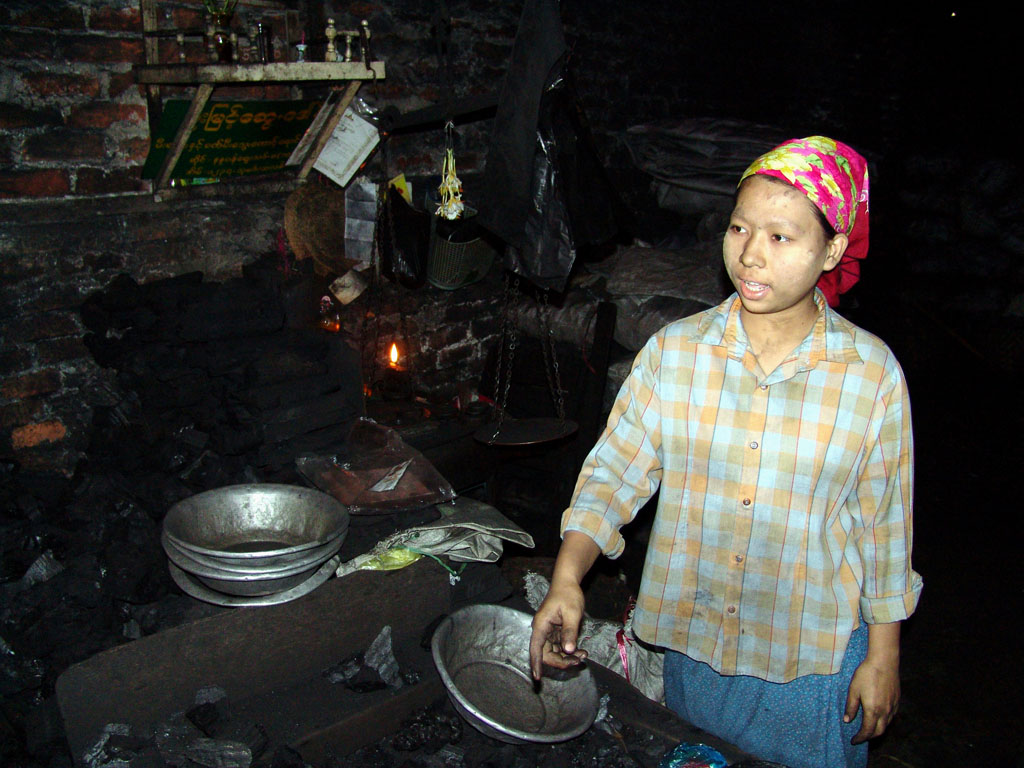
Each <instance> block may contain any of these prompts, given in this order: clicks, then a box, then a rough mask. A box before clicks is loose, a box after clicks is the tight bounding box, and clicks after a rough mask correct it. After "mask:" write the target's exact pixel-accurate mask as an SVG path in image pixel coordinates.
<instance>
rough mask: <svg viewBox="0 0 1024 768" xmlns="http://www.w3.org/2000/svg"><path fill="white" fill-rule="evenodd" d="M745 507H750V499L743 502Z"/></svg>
mask: <svg viewBox="0 0 1024 768" xmlns="http://www.w3.org/2000/svg"><path fill="white" fill-rule="evenodd" d="M743 506H744V507H749V506H750V499H744V500H743Z"/></svg>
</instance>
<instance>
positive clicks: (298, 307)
mask: <svg viewBox="0 0 1024 768" xmlns="http://www.w3.org/2000/svg"><path fill="white" fill-rule="evenodd" d="M313 294H314V291H313V290H312V283H311V277H310V276H306V277H305V279H301V278H295V277H293V278H292V279H288V280H286V279H285V278H284V277H283V276H281V275H280V273H279V272H278V271H277V270H276V269H274V268H273V267H272V266H269V265H264V264H260V263H257V264H256V265H254V266H252V267H247V268H246V270H245V273H244V274H243V276H242V277H239V278H236V279H233V280H229V281H226V282H223V283H211V282H206V281H204V280H203V277H202V275H201V274H199V273H191V274H186V275H182V276H179V277H174V278H170V279H167V280H161V281H157V282H154V283H147V284H145V285H138V284H137V283H135V281H134V280H133V279H132V278H131V277H129V276H127V275H122V276H121V277H119V278H117V279H116V280H115V281H114V282H113V283H112V284H111V285H110V286H109V287H108V289H107V290H106V291H104V292H103V293H101V294H99V295H96V296H93V297H91V298H90V299H89V300H88V301H87V302H86V304H85V305H84V306H83V308H82V319H83V322H84V323H85V325H86V326H87V327H88V328H89V330H90V331H91V333H90V334H89V335H87V336H86V339H85V341H86V344H87V346H88V347H89V348H90V350H91V351H92V352H93V355H94V356H95V358H96V360H97V362H99V363H100V365H102V366H104V367H105V368H110V369H114V370H116V371H117V381H118V385H119V387H120V389H121V390H123V391H125V392H128V393H131V394H132V399H131V400H130V401H128V402H124V401H122V402H119V403H117V404H116V405H115V406H114V407H113V408H111V409H110V410H109V412H108V413H106V414H101V415H100V418H104V417H105V418H106V419H107V420H108V422H109V423H108V426H109V427H110V429H107V430H105V431H101V432H100V434H101V435H102V436H105V437H107V438H109V439H110V444H108V445H107V446H104V447H105V448H106V449H107V450H106V451H92V450H91V451H90V458H91V459H92V458H94V455H93V454H94V453H98V454H101V455H105V456H106V457H107V458H108V460H110V461H113V463H115V464H116V465H118V466H122V467H124V466H125V465H126V464H127V465H128V466H131V467H133V468H134V467H137V466H138V465H139V464H140V463H148V464H151V465H152V464H156V468H159V469H160V470H163V471H171V472H173V473H175V474H178V475H181V476H186V477H187V476H189V475H192V474H194V473H198V474H202V473H203V472H207V471H210V466H211V465H214V466H215V467H216V468H217V470H219V471H220V472H221V473H222V474H223V475H231V474H234V475H236V476H237V475H240V474H244V473H245V470H246V468H248V469H249V470H250V474H258V475H259V476H260V477H261V479H263V480H265V481H273V480H275V479H282V480H287V479H289V478H290V477H292V476H293V474H292V473H293V471H294V459H295V456H296V455H298V454H299V453H302V452H304V451H315V450H317V449H319V448H322V447H323V446H326V445H330V444H333V443H337V442H339V441H341V440H343V439H344V437H345V435H346V434H347V430H348V428H349V427H350V426H351V425H352V423H353V422H354V421H355V419H356V418H358V417H359V416H360V415H362V412H363V404H362V382H361V375H360V368H359V356H358V353H357V352H356V351H355V350H353V349H351V348H350V347H349V346H348V345H347V344H346V343H345V341H344V339H343V338H342V337H340V336H339V335H337V334H331V333H326V332H324V331H323V330H322V329H320V328H319V327H317V325H316V323H315V320H314V317H313V310H314V308H315V300H314V299H313ZM118 425H121V426H122V427H124V429H131V430H132V431H133V432H134V434H133V437H135V438H136V439H135V440H133V441H127V442H126V441H122V440H121V439H120V437H121V435H120V434H118V433H119V432H122V431H124V429H121V430H119V429H117V427H118ZM101 439H102V437H101ZM139 441H141V442H142V443H143V444H145V446H146V448H147V449H148V450H147V451H146V453H144V454H143V455H138V454H133V453H129V450H128V449H131V448H135V447H137V445H138V442H139ZM94 447H98V446H94ZM222 479H223V478H222ZM201 484H203V485H208V486H209V485H211V483H210V482H206V483H201ZM219 484H223V483H219Z"/></svg>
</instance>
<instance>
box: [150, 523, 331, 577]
mask: <svg viewBox="0 0 1024 768" xmlns="http://www.w3.org/2000/svg"><path fill="white" fill-rule="evenodd" d="M345 533H346V532H345V531H343V532H342V533H340V534H338V535H337V536H335V537H334V538H333V539H329V540H328V541H326V542H325V543H323V544H321V545H320V546H317V547H313V548H312V549H305V550H303V551H301V552H294V553H291V554H288V555H278V556H271V557H261V558H258V559H257V558H251V557H247V558H235V557H231V556H230V555H224V556H220V555H217V556H215V555H204V554H202V553H201V552H196V551H195V550H194V549H186V548H185V547H183V546H181V545H180V544H178V543H177V542H176V541H175V540H174V539H172V538H170V537H169V536H168V535H167V534H166V533H163V534H162V535H161V536H160V543H161V544H162V545H163V548H164V551H165V552H166V553H167V556H168V557H169V558H170V559H171V560H173V561H174V562H175V563H176V564H177V565H178V566H179V567H180V568H184V569H185V570H186V571H191V572H193V573H199V572H200V570H208V571H211V572H213V573H215V574H219V575H246V574H251V575H264V576H271V575H274V576H287V575H288V574H290V573H295V572H297V571H301V570H305V569H306V568H309V567H311V566H314V565H317V564H318V563H322V562H324V560H326V559H327V558H329V557H331V556H333V555H334V554H335V553H336V552H337V551H338V550H339V549H340V548H341V545H342V543H344V540H345Z"/></svg>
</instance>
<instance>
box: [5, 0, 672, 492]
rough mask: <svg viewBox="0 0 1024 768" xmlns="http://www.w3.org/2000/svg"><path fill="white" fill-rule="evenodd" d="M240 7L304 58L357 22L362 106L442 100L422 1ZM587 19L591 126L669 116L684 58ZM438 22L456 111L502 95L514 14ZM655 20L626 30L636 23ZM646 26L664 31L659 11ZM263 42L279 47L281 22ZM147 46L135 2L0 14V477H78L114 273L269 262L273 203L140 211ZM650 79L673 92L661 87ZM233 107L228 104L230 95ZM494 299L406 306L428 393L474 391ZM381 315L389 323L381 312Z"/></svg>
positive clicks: (476, 152) (405, 141) (477, 150)
mask: <svg viewBox="0 0 1024 768" xmlns="http://www.w3.org/2000/svg"><path fill="white" fill-rule="evenodd" d="M644 4H645V5H648V6H651V8H654V7H655V6H657V7H661V5H663V4H660V3H657V2H656V0H646V2H645V3H644ZM246 5H247V3H246V1H245V0H242V2H241V3H240V5H239V12H241V13H245V12H247V9H246ZM250 5H251V7H250V8H249V9H248V12H254V13H258V14H259V15H260V16H261V17H264V18H265V17H267V16H268V15H270V16H274V14H278V15H280V14H283V13H284V12H285V10H286V9H291V10H292V12H293V13H294V12H295V11H296V10H297V11H298V13H299V17H300V23H301V26H302V28H303V29H306V30H307V32H308V35H309V37H310V40H311V42H312V41H314V40H315V38H316V37H318V36H321V35H322V29H323V24H324V20H325V19H326V18H327V17H328V16H331V17H334V18H335V19H336V21H337V23H338V25H339V26H340V27H348V26H351V25H355V24H356V23H358V21H359V20H360V19H363V18H367V19H368V20H369V22H370V25H371V29H372V31H373V44H374V51H375V54H376V57H377V58H381V59H384V60H385V61H386V62H387V78H386V79H385V80H384V81H382V82H379V83H376V84H373V85H367V86H364V88H363V90H362V91H361V95H362V96H365V98H366V99H367V101H369V102H370V103H371V104H373V105H375V106H378V107H384V106H388V105H394V106H395V107H397V108H398V109H399V110H400V111H401V112H403V113H404V112H409V111H412V110H416V109H418V108H421V107H425V106H429V105H432V104H435V103H437V102H438V101H439V100H440V99H441V98H442V97H443V96H444V94H443V93H441V77H440V71H439V68H438V60H437V55H436V53H437V49H436V45H435V43H434V41H433V39H432V38H431V22H432V18H433V16H434V14H435V13H436V10H437V5H436V4H435V3H424V2H423V0H383V1H376V2H348V1H346V0H301V1H295V0H288V1H287V2H286V0H280V2H278V1H277V0H258V2H257V0H252V3H251V4H250ZM597 5H599V6H600V8H597V7H593V8H592V7H591V4H590V2H589V0H572V2H564V3H563V18H564V20H565V22H566V27H567V30H568V31H569V32H570V34H571V35H574V36H575V38H576V40H577V41H578V47H577V54H576V61H577V64H578V65H579V67H580V70H581V72H582V75H583V76H582V78H581V86H582V88H583V97H584V101H585V106H586V108H587V110H588V113H589V116H590V118H591V123H592V124H593V125H594V126H595V128H596V129H597V130H600V128H601V126H603V125H610V126H612V127H615V128H617V127H620V126H621V125H624V124H629V123H633V122H640V121H642V120H643V119H645V117H647V116H651V115H660V114H665V113H668V112H669V105H668V103H667V101H666V100H668V101H671V100H672V99H673V98H674V94H676V93H678V92H679V89H680V85H679V81H680V78H679V72H678V65H676V64H674V63H673V62H676V61H677V57H672V56H667V55H661V56H659V55H658V53H657V51H658V50H660V51H661V52H662V54H665V53H666V52H668V51H671V50H675V49H676V48H677V47H678V46H677V42H678V41H676V40H674V39H672V37H671V36H664V35H663V36H661V37H654V38H651V39H650V40H648V41H647V43H646V45H645V47H644V49H643V51H644V53H645V55H638V50H637V49H636V48H635V46H634V45H633V43H631V42H630V40H629V39H628V36H627V35H626V34H625V32H626V31H627V30H628V29H631V28H632V27H630V26H629V24H633V26H635V23H634V21H633V19H634V16H633V13H634V11H635V10H636V9H635V8H634V7H633V5H632V4H626V5H623V7H621V8H620V7H619V6H620V5H622V4H614V3H598V4H597ZM447 7H448V9H449V11H450V14H451V20H452V26H451V46H450V51H451V69H450V76H451V82H452V94H451V95H452V96H454V97H456V98H457V97H463V96H471V95H479V94H485V93H492V92H495V91H497V90H499V89H500V87H501V84H502V78H503V76H504V73H505V71H506V68H507V63H508V56H509V53H510V52H511V48H512V44H513V41H514V38H515V33H516V28H517V25H518V21H519V16H520V13H521V10H522V1H521V0H449V2H448V3H447ZM651 8H648V9H647V11H637V13H638V14H639V15H638V16H637V17H636V18H639V19H643V18H646V17H647V15H649V12H650V10H651ZM659 13H660V14H661V15H659V16H658V19H659V24H660V23H661V22H662V21H664V16H665V14H669V15H671V14H670V13H669V12H668V11H659ZM201 16H202V13H201V4H200V0H159V4H158V17H159V24H160V26H161V28H174V29H179V28H184V27H196V26H200V25H201ZM627 22H628V24H627ZM624 24H626V26H623V25H624ZM274 28H275V31H276V32H277V33H280V32H282V31H283V29H284V24H283V23H275V24H274ZM143 48H144V46H143V37H142V34H141V18H140V9H139V6H138V0H89V2H81V0H52V1H51V2H46V3H36V2H31V1H30V0H14V1H13V2H0V338H2V340H3V341H2V346H0V461H5V460H6V461H13V462H14V463H15V464H17V465H18V466H21V467H22V468H27V469H32V470H36V469H38V470H40V471H55V472H59V473H61V474H65V475H67V474H70V473H71V472H73V471H74V468H75V466H76V464H77V462H78V461H79V459H80V457H81V455H82V453H83V451H84V449H85V448H86V446H87V445H88V439H89V424H90V420H91V416H92V411H93V409H94V408H95V407H97V406H99V405H111V404H112V401H116V394H115V393H116V382H114V381H111V380H110V379H109V375H108V372H106V371H103V370H100V369H98V367H97V365H96V363H95V361H93V360H92V359H91V358H90V356H89V355H88V354H87V352H86V351H85V349H84V347H83V345H82V342H81V340H82V335H83V329H82V326H81V321H80V318H79V315H78V307H79V305H80V304H81V302H82V300H83V299H84V298H85V297H86V296H87V295H89V294H90V293H91V292H93V291H95V290H99V289H101V288H103V287H105V286H106V285H108V284H109V283H110V281H111V280H112V279H113V278H114V277H115V276H116V275H118V274H119V273H122V272H127V273H129V274H130V275H131V276H132V277H134V278H135V279H136V280H137V281H139V282H145V281H147V280H151V279H155V278H161V277H168V276H173V275H178V274H183V273H186V272H189V271H201V272H203V273H204V274H206V275H207V276H209V277H213V278H218V277H223V276H227V275H230V274H233V273H237V271H238V270H239V269H240V267H241V266H242V265H243V264H245V263H248V262H250V261H251V260H253V259H254V258H256V257H257V256H260V255H263V254H265V253H267V252H270V251H272V250H273V249H274V248H275V246H276V242H277V235H278V233H279V230H280V229H281V227H282V225H283V210H284V201H285V195H284V194H283V193H276V194H270V193H263V194H255V195H242V194H236V193H234V192H232V193H230V194H226V193H225V194H222V195H221V196H218V197H214V198H212V199H186V200H183V201H175V202H173V203H155V202H154V201H153V198H152V195H151V194H150V192H151V190H150V187H149V182H148V181H143V180H142V179H141V178H140V173H139V171H140V168H141V165H142V164H143V162H144V160H145V157H146V153H147V150H148V145H149V126H148V114H147V105H146V97H145V94H144V92H143V90H142V89H141V88H140V86H138V85H137V84H136V83H135V82H134V78H133V74H132V65H133V64H136V63H141V62H142V61H143V55H144V54H143ZM187 50H188V55H189V57H190V58H192V59H193V60H195V59H196V57H199V59H202V58H203V57H204V55H205V52H204V50H203V48H202V45H201V43H200V42H199V41H193V42H190V43H189V45H188V49H187ZM311 50H312V49H311ZM176 56H177V49H176V44H175V43H174V41H173V40H164V41H162V42H161V44H160V48H159V58H160V60H161V61H168V62H169V61H174V60H175V58H176ZM654 61H657V62H659V63H657V65H655V64H654V63H652V62H654ZM674 66H675V67H676V70H675V71H673V67H674ZM656 78H660V79H661V80H662V81H666V80H667V81H671V83H673V85H671V87H669V88H668V89H664V88H658V87H655V85H654V80H655V79H656ZM636 83H643V87H639V88H638V87H633V86H634V85H635V84H636ZM168 90H170V89H165V92H166V91H168ZM241 95H243V94H241V93H235V90H234V89H232V97H238V96H241ZM286 95H288V94H287V93H286V89H283V88H277V89H275V91H274V97H283V96H286ZM296 95H298V94H296ZM627 96H628V100H627ZM659 99H660V100H661V101H659ZM627 105H628V106H627ZM489 140H490V121H489V120H487V119H483V120H476V121H474V122H464V123H461V124H460V125H459V126H458V140H457V145H456V150H457V158H458V164H459V171H460V173H463V174H468V173H471V172H473V171H479V170H480V169H482V168H483V166H484V162H485V156H486V151H487V147H488V144H489ZM443 149H444V134H443V131H442V130H440V128H433V129H427V130H422V131H413V132H408V133H403V134H401V135H396V136H394V137H392V139H391V140H390V141H389V143H388V152H387V154H386V160H387V162H386V163H384V162H382V161H383V159H384V158H385V156H383V155H381V154H380V153H378V155H377V156H376V157H375V158H373V159H372V160H371V162H370V164H369V166H368V168H367V172H368V173H369V174H370V175H371V176H372V177H373V178H374V179H375V180H377V181H381V180H383V179H384V178H386V177H390V176H392V175H394V174H396V173H398V172H405V173H406V174H408V175H427V174H433V175H436V174H438V173H439V172H440V166H441V159H442V156H443ZM417 194H418V195H422V191H421V190H420V191H418V192H417ZM419 199H422V197H420V198H419ZM477 293H479V291H477ZM494 293H495V296H494V299H493V301H491V302H488V301H487V300H486V297H482V296H478V295H476V293H474V298H473V299H471V300H469V304H468V305H467V306H471V307H472V311H470V312H468V313H462V314H460V312H461V310H459V309H458V307H459V301H458V300H453V297H452V295H451V294H449V293H448V292H444V291H439V290H437V289H421V290H419V291H416V292H408V293H407V295H404V296H403V297H402V299H401V302H400V303H399V304H400V310H399V311H400V313H401V314H402V315H403V316H406V317H409V318H411V320H410V323H411V324H418V325H421V326H422V327H424V328H431V329H433V330H432V332H431V333H430V334H429V338H428V339H425V342H424V346H423V349H422V350H421V351H422V353H423V355H422V359H420V360H419V361H418V366H419V368H420V370H421V371H423V373H424V376H425V377H426V378H427V379H429V380H430V381H432V382H433V383H438V382H441V381H443V380H451V379H452V378H453V377H459V376H462V377H464V378H467V379H472V378H474V377H475V376H476V375H478V372H479V368H480V367H481V357H482V355H481V352H480V343H481V341H482V340H484V339H485V338H486V336H487V334H488V332H489V324H488V321H489V319H490V318H491V317H492V316H493V313H494V312H496V311H497V310H498V304H499V303H500V294H499V291H498V289H495V290H494ZM464 298H466V299H468V296H467V297H464ZM463 314H466V316H465V317H463V316H462V315H463ZM387 315H388V319H389V320H390V319H392V316H393V315H394V316H396V317H397V315H395V313H394V312H393V311H391V310H389V311H387ZM441 329H443V332H441ZM428 358H429V359H428Z"/></svg>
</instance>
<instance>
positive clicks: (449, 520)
mask: <svg viewBox="0 0 1024 768" xmlns="http://www.w3.org/2000/svg"><path fill="white" fill-rule="evenodd" d="M503 540H504V541H511V542H513V543H515V544H519V545H521V546H524V547H533V537H532V536H530V534H528V533H527V532H526V531H524V530H523V529H522V528H520V527H519V526H518V525H516V524H515V523H513V522H512V521H511V520H509V519H508V518H507V517H505V516H504V515H503V514H501V512H499V511H498V510H497V509H495V508H494V507H491V506H489V505H487V504H484V503H482V502H479V501H475V500H474V499H466V498H461V499H456V500H455V501H454V502H453V504H452V505H451V506H444V507H442V508H441V518H440V519H439V520H435V521H433V522H431V523H425V524H424V525H418V526H414V527H412V528H407V529H405V530H403V531H398V532H397V533H393V534H391V535H390V536H388V537H387V538H386V539H383V540H382V541H380V542H378V543H377V544H376V545H375V546H374V547H373V549H371V550H370V551H369V552H366V553H364V554H362V555H358V556H356V557H354V558H352V559H351V560H349V561H348V562H346V563H342V564H341V565H340V566H338V569H337V571H336V575H338V576H345V575H347V574H349V573H353V572H355V571H361V570H393V569H395V568H404V567H405V566H406V565H409V564H411V563H413V562H415V561H416V560H418V559H419V558H421V557H433V558H435V559H437V558H439V557H446V558H447V559H449V560H451V561H452V562H461V563H466V562H484V563H493V562H495V561H497V560H498V558H499V557H501V553H502V549H503V546H502V541H503ZM446 567H447V566H446ZM450 572H451V571H450ZM453 575H454V573H453Z"/></svg>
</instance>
